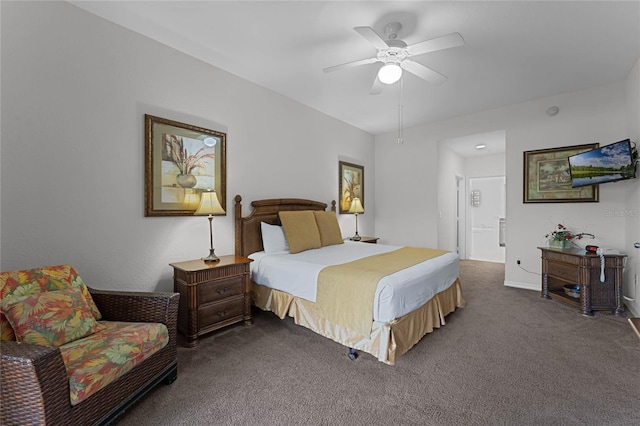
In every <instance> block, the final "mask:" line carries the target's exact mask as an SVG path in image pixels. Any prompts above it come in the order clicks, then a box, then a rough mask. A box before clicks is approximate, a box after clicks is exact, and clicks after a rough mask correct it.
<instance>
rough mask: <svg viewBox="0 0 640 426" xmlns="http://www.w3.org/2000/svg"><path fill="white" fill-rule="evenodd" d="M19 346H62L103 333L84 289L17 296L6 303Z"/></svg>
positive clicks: (7, 313) (3, 308) (68, 289)
mask: <svg viewBox="0 0 640 426" xmlns="http://www.w3.org/2000/svg"><path fill="white" fill-rule="evenodd" d="M2 310H3V312H4V313H5V315H6V317H7V319H8V321H9V323H10V324H11V327H12V328H13V331H14V333H15V335H16V338H17V340H18V342H20V343H30V344H33V345H40V346H56V347H57V346H61V345H64V344H65V343H68V342H72V341H74V340H77V339H80V338H82V337H85V336H87V335H89V334H92V333H95V332H96V331H99V330H100V326H99V325H98V322H97V321H96V319H95V318H94V317H93V314H92V313H91V309H90V308H89V305H88V304H87V301H86V300H85V298H84V296H83V295H82V292H81V291H80V289H76V288H66V289H64V290H56V291H45V292H41V293H35V294H30V295H27V296H16V295H15V294H14V295H13V296H11V297H8V298H6V299H4V300H2Z"/></svg>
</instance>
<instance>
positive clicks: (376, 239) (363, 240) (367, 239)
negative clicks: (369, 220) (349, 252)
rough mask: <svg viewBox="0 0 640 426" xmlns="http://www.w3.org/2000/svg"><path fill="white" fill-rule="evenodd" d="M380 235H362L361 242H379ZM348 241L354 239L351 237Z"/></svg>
mask: <svg viewBox="0 0 640 426" xmlns="http://www.w3.org/2000/svg"><path fill="white" fill-rule="evenodd" d="M379 239H380V238H378V237H360V241H358V242H359V243H369V244H378V240H379ZM346 240H347V241H353V240H352V239H351V238H347V239H346Z"/></svg>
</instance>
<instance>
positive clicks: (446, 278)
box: [249, 241, 459, 322]
mask: <svg viewBox="0 0 640 426" xmlns="http://www.w3.org/2000/svg"><path fill="white" fill-rule="evenodd" d="M399 248H400V246H391V245H384V244H368V243H361V242H353V241H347V242H345V243H344V244H337V245H332V246H327V247H323V248H320V249H314V250H307V251H303V252H301V253H296V254H289V253H286V254H267V253H265V252H257V253H253V254H251V255H250V256H249V257H250V258H251V259H253V260H254V261H253V262H252V263H251V264H250V265H251V279H252V280H253V282H255V283H257V284H261V285H264V286H266V287H270V288H273V289H276V290H280V291H284V292H287V293H289V294H292V295H294V296H297V297H301V298H303V299H306V300H309V301H311V302H315V301H316V287H317V282H318V274H319V273H320V271H321V270H322V268H324V267H326V266H330V265H338V264H341V263H347V262H351V261H354V260H357V259H361V258H363V257H366V256H371V255H375V254H379V253H386V252H389V251H392V250H397V249H399ZM458 261H459V257H458V254H457V253H447V254H444V255H442V256H438V257H436V258H433V259H430V260H428V261H426V262H422V263H419V264H417V265H414V266H412V267H410V268H407V269H403V270H402V271H399V272H396V273H394V274H391V275H388V276H386V277H384V278H383V279H381V280H380V282H379V283H378V288H377V290H376V295H375V299H374V306H373V319H374V320H375V321H381V322H388V321H391V320H393V319H395V318H399V317H401V316H403V315H406V314H408V313H409V312H411V311H414V310H415V309H417V308H419V307H420V306H422V305H423V304H424V303H425V302H427V301H428V300H430V299H431V298H432V297H433V296H434V295H435V294H437V293H439V292H441V291H443V290H446V289H447V288H449V286H451V284H453V283H454V282H455V280H456V278H457V277H458V272H459V263H458Z"/></svg>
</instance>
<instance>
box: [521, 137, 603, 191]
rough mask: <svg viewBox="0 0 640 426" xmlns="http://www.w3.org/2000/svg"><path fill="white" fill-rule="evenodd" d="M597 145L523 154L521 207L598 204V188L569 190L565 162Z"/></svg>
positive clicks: (569, 176) (567, 164) (588, 187)
mask: <svg viewBox="0 0 640 426" xmlns="http://www.w3.org/2000/svg"><path fill="white" fill-rule="evenodd" d="M597 147H598V144H597V143H595V144H587V145H575V146H566V147H562V148H551V149H539V150H536V151H525V152H524V194H523V202H524V203H579V202H598V185H589V186H582V187H579V188H573V187H572V186H571V173H570V171H569V160H568V158H569V157H570V156H572V155H575V154H580V153H581V152H585V151H589V150H591V149H593V148H597Z"/></svg>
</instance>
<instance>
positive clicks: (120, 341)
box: [59, 321, 169, 405]
mask: <svg viewBox="0 0 640 426" xmlns="http://www.w3.org/2000/svg"><path fill="white" fill-rule="evenodd" d="M99 323H100V325H101V327H102V330H101V331H99V332H97V333H94V334H91V335H89V336H87V337H85V338H82V339H78V340H75V341H73V342H70V343H67V344H66V345H63V346H60V348H59V349H60V352H61V353H62V359H63V361H64V365H65V368H66V370H67V376H68V377H69V388H70V390H71V395H70V396H71V405H76V404H78V403H80V402H81V401H83V400H85V399H86V398H88V397H89V396H91V395H93V394H94V393H96V392H97V391H99V390H100V389H102V388H104V387H105V386H107V385H108V384H109V383H111V382H113V381H114V380H116V379H117V378H119V377H121V376H123V375H124V374H125V373H127V372H128V371H130V370H131V369H132V368H133V367H135V366H136V365H138V364H140V363H141V362H142V361H144V360H145V359H147V358H149V357H150V356H151V355H153V354H154V353H156V352H158V351H159V350H160V349H162V348H164V347H165V346H166V345H167V343H168V342H169V332H168V330H167V327H166V326H165V325H164V324H160V323H138V322H116V321H100V322H99Z"/></svg>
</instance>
